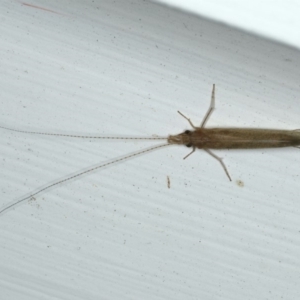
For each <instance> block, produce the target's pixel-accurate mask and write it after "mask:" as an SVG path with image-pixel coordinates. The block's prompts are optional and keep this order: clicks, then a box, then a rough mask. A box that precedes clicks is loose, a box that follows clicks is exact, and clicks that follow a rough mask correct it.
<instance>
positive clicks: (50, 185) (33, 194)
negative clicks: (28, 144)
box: [0, 144, 171, 215]
mask: <svg viewBox="0 0 300 300" xmlns="http://www.w3.org/2000/svg"><path fill="white" fill-rule="evenodd" d="M170 145H171V144H162V145H158V146H154V147H151V148H147V149H145V150H141V151H139V152H135V153H133V154H130V155H127V156H124V157H121V158H118V159H115V160H113V161H110V162H107V163H104V164H100V165H96V166H94V167H92V168H89V169H87V170H84V171H82V172H79V173H75V174H74V175H71V176H69V177H67V178H65V179H61V180H58V181H56V182H54V183H52V184H49V185H47V186H46V187H43V188H40V189H39V190H38V191H37V192H34V193H32V194H30V195H29V196H26V197H24V198H22V199H20V200H17V201H15V202H14V203H12V204H8V205H7V206H6V207H5V208H3V209H1V210H0V215H1V214H3V213H4V212H6V211H7V210H9V209H10V208H12V207H14V206H15V205H17V204H19V203H21V202H23V201H25V200H27V199H30V198H31V197H33V196H35V195H37V194H40V193H41V192H44V191H45V190H48V189H50V188H51V187H53V186H56V185H59V184H61V183H64V182H66V181H69V180H71V179H74V178H76V177H79V176H82V175H84V174H87V173H90V172H93V171H95V170H97V169H100V168H104V167H106V166H109V165H113V164H115V163H118V162H120V161H124V160H126V159H129V158H131V157H134V156H138V155H141V154H143V153H146V152H150V151H153V150H155V149H158V148H163V147H166V146H170Z"/></svg>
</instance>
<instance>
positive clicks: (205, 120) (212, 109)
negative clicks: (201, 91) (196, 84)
mask: <svg viewBox="0 0 300 300" xmlns="http://www.w3.org/2000/svg"><path fill="white" fill-rule="evenodd" d="M214 109H215V84H213V89H212V92H211V100H210V106H209V108H208V111H207V113H206V115H205V116H204V119H203V121H202V123H201V125H200V127H201V128H204V127H205V124H206V122H207V121H208V119H209V117H210V116H211V114H212V112H213V111H214Z"/></svg>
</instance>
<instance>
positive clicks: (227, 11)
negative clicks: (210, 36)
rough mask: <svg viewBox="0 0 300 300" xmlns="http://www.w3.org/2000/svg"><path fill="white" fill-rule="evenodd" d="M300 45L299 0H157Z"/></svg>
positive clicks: (299, 46)
mask: <svg viewBox="0 0 300 300" xmlns="http://www.w3.org/2000/svg"><path fill="white" fill-rule="evenodd" d="M155 1H156V2H159V3H163V4H167V5H171V6H173V7H177V8H179V9H183V10H186V11H188V12H191V13H194V14H198V15H200V16H204V17H207V18H211V19H212V20H215V21H220V22H224V23H225V24H228V25H231V26H235V27H237V28H240V29H244V30H247V31H249V32H253V33H256V34H259V35H262V36H265V37H268V38H271V39H274V40H277V41H280V42H283V43H287V44H289V45H293V46H295V47H297V48H300V34H299V28H300V18H299V11H300V2H299V1H298V0H276V1H274V0H268V1H266V0H264V1H261V0H252V1H240V0H225V1H224V0H210V1H207V0H185V1H182V0H155Z"/></svg>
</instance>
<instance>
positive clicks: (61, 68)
mask: <svg viewBox="0 0 300 300" xmlns="http://www.w3.org/2000/svg"><path fill="white" fill-rule="evenodd" d="M35 4H36V5H38V6H39V7H40V8H34V7H31V6H24V5H22V4H21V3H19V2H12V1H6V2H4V3H2V4H1V6H2V8H1V10H0V14H1V19H2V24H1V28H0V35H1V50H0V51H1V56H0V60H1V69H0V72H1V78H2V80H1V95H2V97H1V107H2V109H1V123H0V125H3V126H9V127H12V128H19V129H29V130H39V131H47V132H72V133H82V134H84V133H86V134H99V135H102V134H104V135H109V134H112V135H117V134H120V135H127V136H141V135H146V136H147V135H149V136H151V135H153V134H158V135H167V134H176V133H179V132H181V131H183V130H185V129H188V128H189V126H188V124H187V122H186V121H185V120H184V119H183V118H181V117H180V116H179V115H178V114H177V112H176V111H177V110H180V111H181V112H183V113H185V114H186V115H187V116H189V117H191V119H192V120H193V121H194V122H195V123H200V121H201V119H202V117H203V115H204V114H205V112H206V110H207V108H208V105H209V99H210V93H211V88H212V84H213V83H215V84H216V89H217V90H216V101H217V102H216V105H217V110H216V111H215V112H214V114H213V116H212V117H211V119H210V120H209V123H208V125H209V126H240V127H271V128H272V127H273V128H283V129H295V128H299V114H300V106H299V95H300V86H299V82H300V81H299V69H300V68H299V67H300V66H299V62H300V54H299V52H298V51H296V50H294V49H290V48H288V47H285V46H282V45H278V44H276V43H272V42H270V41H264V40H263V39H260V38H258V37H255V36H250V35H247V34H245V33H243V32H242V33H241V32H239V31H237V30H234V29H232V28H227V27H226V26H224V25H220V24H215V23H214V22H210V21H207V20H203V19H201V18H199V17H196V16H190V15H186V14H185V13H182V12H179V11H173V10H171V9H169V8H165V7H162V6H160V5H157V4H154V3H151V2H144V1H131V2H130V4H128V2H125V1H113V2H103V1H99V2H98V3H97V2H95V1H88V2H85V4H82V2H81V1H78V2H76V1H72V3H70V2H65V3H62V2H61V1H56V2H55V1H52V2H51V3H50V2H49V1H39V2H38V3H35ZM41 8H47V9H49V10H52V11H53V12H50V11H47V10H43V9H41ZM54 12H57V13H54ZM0 142H1V148H0V149H1V182H0V193H1V194H0V195H1V198H0V201H1V203H0V205H3V206H4V205H6V204H7V203H10V202H11V201H13V200H14V199H17V198H19V197H20V196H22V195H24V194H27V193H29V192H30V191H33V190H35V189H36V188H38V187H39V186H42V185H44V184H46V183H48V182H52V181H53V180H55V179H56V178H60V177H63V176H65V175H67V174H69V173H73V172H75V171H76V170H80V169H83V168H85V167H87V166H89V165H94V164H95V163H98V162H102V161H103V162H105V161H107V160H110V159H111V158H114V157H119V156H122V155H124V154H126V153H131V152H133V151H136V150H138V149H141V148H144V147H148V146H149V142H139V143H137V142H136V143H124V142H108V141H94V140H92V141H91V140H74V139H67V138H62V139H60V138H55V137H42V136H31V135H25V134H18V133H12V132H9V131H5V130H1V139H0ZM150 144H151V143H150ZM189 150H190V149H187V148H185V147H176V146H174V147H169V148H165V149H163V150H160V151H155V152H153V153H151V154H148V155H144V156H141V157H139V158H136V159H134V160H129V161H128V162H126V163H122V164H117V165H116V166H113V167H110V168H106V169H103V170H101V171H99V172H96V173H93V174H92V175H90V176H85V177H83V178H81V179H80V180H76V181H72V182H70V183H69V184H64V185H62V186H60V187H58V188H56V189H53V190H51V191H49V192H46V193H44V194H42V195H40V196H37V197H36V199H35V200H31V201H26V202H25V203H23V205H21V206H18V207H17V208H16V209H13V210H11V211H9V212H8V213H6V214H4V215H2V216H1V218H0V223H1V226H0V228H1V229H0V239H1V245H0V257H1V260H0V270H1V271H0V290H1V298H2V299H54V298H55V299H99V298H100V299H138V298H139V299H141V298H142V299H293V300H294V299H296V298H297V297H298V295H299V293H300V288H299V279H300V278H299V277H300V276H299V267H300V259H299V246H300V219H299V215H300V201H299V180H300V179H299V177H300V168H299V166H300V154H299V150H298V149H293V148H287V149H275V150H256V151H247V150H245V151H218V152H216V154H218V155H219V156H222V157H223V158H224V162H225V163H226V165H227V167H228V169H229V172H230V174H231V176H232V178H233V182H231V183H230V182H229V181H228V179H227V178H226V175H225V174H224V172H223V170H222V169H221V167H220V166H219V164H218V163H217V162H216V161H214V160H213V159H212V158H211V157H209V156H208V155H207V154H206V153H204V152H201V151H198V152H197V153H195V154H193V155H192V156H191V157H189V158H188V159H187V160H186V161H183V160H182V157H183V156H185V155H186V154H187V153H188V151H189ZM167 176H169V177H170V180H171V188H170V189H168V188H167V180H166V179H167ZM237 180H240V181H242V182H243V183H244V186H243V187H240V186H239V185H238V184H237Z"/></svg>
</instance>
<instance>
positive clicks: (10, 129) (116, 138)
mask: <svg viewBox="0 0 300 300" xmlns="http://www.w3.org/2000/svg"><path fill="white" fill-rule="evenodd" d="M0 128H2V129H5V130H9V131H14V132H19V133H26V134H37V135H50V136H57V137H69V138H81V139H106V140H166V139H167V137H159V136H158V137H120V136H117V137H114V136H97V135H95V136H90V135H76V134H65V133H49V132H39V131H27V130H20V129H13V128H9V127H5V126H0Z"/></svg>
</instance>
